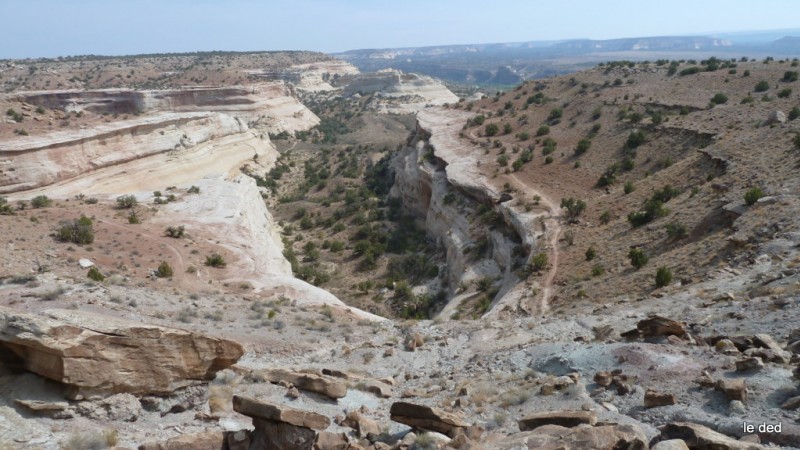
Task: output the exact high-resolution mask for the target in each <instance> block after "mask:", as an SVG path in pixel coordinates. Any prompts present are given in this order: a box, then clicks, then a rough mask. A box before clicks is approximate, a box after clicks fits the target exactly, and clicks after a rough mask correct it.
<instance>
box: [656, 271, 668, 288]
mask: <svg viewBox="0 0 800 450" xmlns="http://www.w3.org/2000/svg"><path fill="white" fill-rule="evenodd" d="M671 282H672V271H671V270H670V269H669V267H659V268H658V270H657V271H656V287H658V288H661V287H664V286H667V285H668V284H670V283H671Z"/></svg>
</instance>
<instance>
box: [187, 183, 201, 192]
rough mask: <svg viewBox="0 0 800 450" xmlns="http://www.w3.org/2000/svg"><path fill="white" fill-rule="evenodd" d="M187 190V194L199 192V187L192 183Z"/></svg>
mask: <svg viewBox="0 0 800 450" xmlns="http://www.w3.org/2000/svg"><path fill="white" fill-rule="evenodd" d="M187 192H188V193H189V194H199V193H200V188H199V187H197V186H195V185H192V186H191V187H190V188H189V190H188V191H187Z"/></svg>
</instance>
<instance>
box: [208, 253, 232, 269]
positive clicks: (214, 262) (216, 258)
mask: <svg viewBox="0 0 800 450" xmlns="http://www.w3.org/2000/svg"><path fill="white" fill-rule="evenodd" d="M205 265H207V266H209V267H217V268H220V267H225V266H226V265H227V263H226V262H225V258H223V257H222V255H220V254H219V253H212V254H210V255H208V256H206V262H205Z"/></svg>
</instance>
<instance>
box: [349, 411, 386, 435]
mask: <svg viewBox="0 0 800 450" xmlns="http://www.w3.org/2000/svg"><path fill="white" fill-rule="evenodd" d="M342 425H344V426H346V427H349V428H352V429H354V430H356V432H357V433H358V437H360V438H362V439H363V438H365V437H367V436H368V435H370V434H374V435H376V436H377V435H379V434H381V427H380V426H379V425H378V422H376V421H374V420H372V419H370V418H368V417H366V416H364V415H363V414H361V413H360V412H358V411H350V412H349V413H347V418H345V420H344V421H342Z"/></svg>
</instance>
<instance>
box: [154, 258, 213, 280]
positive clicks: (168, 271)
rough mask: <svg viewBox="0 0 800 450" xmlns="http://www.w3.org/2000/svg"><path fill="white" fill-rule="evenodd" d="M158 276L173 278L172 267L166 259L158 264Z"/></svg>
mask: <svg viewBox="0 0 800 450" xmlns="http://www.w3.org/2000/svg"><path fill="white" fill-rule="evenodd" d="M215 267H216V266H215ZM156 276H157V277H158V278H172V267H170V265H169V264H168V263H167V262H166V261H162V262H161V264H159V265H158V269H156Z"/></svg>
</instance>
